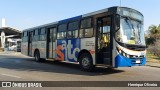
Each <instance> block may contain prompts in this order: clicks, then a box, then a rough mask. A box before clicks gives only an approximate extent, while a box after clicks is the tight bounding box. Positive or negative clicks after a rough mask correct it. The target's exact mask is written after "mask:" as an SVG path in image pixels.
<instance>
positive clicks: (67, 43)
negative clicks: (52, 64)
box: [55, 38, 81, 62]
mask: <svg viewBox="0 0 160 90" xmlns="http://www.w3.org/2000/svg"><path fill="white" fill-rule="evenodd" d="M80 43H81V42H80V39H78V38H77V39H75V38H73V39H62V40H57V48H56V50H55V52H56V58H55V59H56V60H61V61H63V60H64V61H69V62H77V57H78V53H79V51H80Z"/></svg>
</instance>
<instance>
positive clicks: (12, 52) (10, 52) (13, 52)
mask: <svg viewBox="0 0 160 90" xmlns="http://www.w3.org/2000/svg"><path fill="white" fill-rule="evenodd" d="M0 54H21V52H15V51H4V52H0Z"/></svg>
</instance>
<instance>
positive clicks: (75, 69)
mask: <svg viewBox="0 0 160 90" xmlns="http://www.w3.org/2000/svg"><path fill="white" fill-rule="evenodd" d="M0 81H160V68H158V67H149V66H140V67H131V68H130V67H127V68H117V69H113V70H111V69H107V68H102V67H98V68H96V69H95V71H94V72H84V71H81V70H80V69H79V66H78V65H75V64H69V63H61V62H50V61H47V62H44V63H38V62H35V61H34V59H33V58H31V57H27V56H24V55H22V54H19V53H0ZM61 89H63V88H61ZM69 89H70V88H69ZM75 89H77V88H75ZM79 89H87V90H88V89H89V88H79ZM79 89H78V90H79ZM90 89H92V88H90ZM94 89H95V88H93V90H94ZM101 89H106V88H101ZM111 89H112V88H111ZM117 89H119V88H117ZM124 89H127V88H123V89H122V90H124ZM134 89H136V88H133V90H134ZM143 89H146V90H150V89H149V88H143ZM152 89H153V88H152ZM158 89H159V88H158ZM158 89H157V90H158ZM0 90H2V89H1V88H0ZM3 90H8V89H5V88H3ZM39 90H41V89H39ZM113 90H114V89H113ZM119 90H120V89H119Z"/></svg>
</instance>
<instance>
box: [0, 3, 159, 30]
mask: <svg viewBox="0 0 160 90" xmlns="http://www.w3.org/2000/svg"><path fill="white" fill-rule="evenodd" d="M112 6H120V0H0V27H1V19H2V18H5V19H6V26H8V27H12V28H15V29H18V30H24V29H27V28H31V27H35V26H39V25H43V24H47V23H51V22H55V21H59V20H63V19H67V18H71V17H75V16H79V15H83V14H86V13H90V12H93V11H97V10H101V9H104V8H108V7H112ZM121 6H124V7H130V8H133V9H136V10H138V11H140V12H141V13H142V14H143V15H144V30H148V27H149V26H150V25H159V24H160V0H121Z"/></svg>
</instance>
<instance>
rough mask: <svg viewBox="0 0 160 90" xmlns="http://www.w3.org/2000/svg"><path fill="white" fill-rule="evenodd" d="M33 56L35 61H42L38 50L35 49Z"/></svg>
mask: <svg viewBox="0 0 160 90" xmlns="http://www.w3.org/2000/svg"><path fill="white" fill-rule="evenodd" d="M34 58H35V61H36V62H42V61H44V59H41V58H40V53H39V51H36V52H35V54H34Z"/></svg>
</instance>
